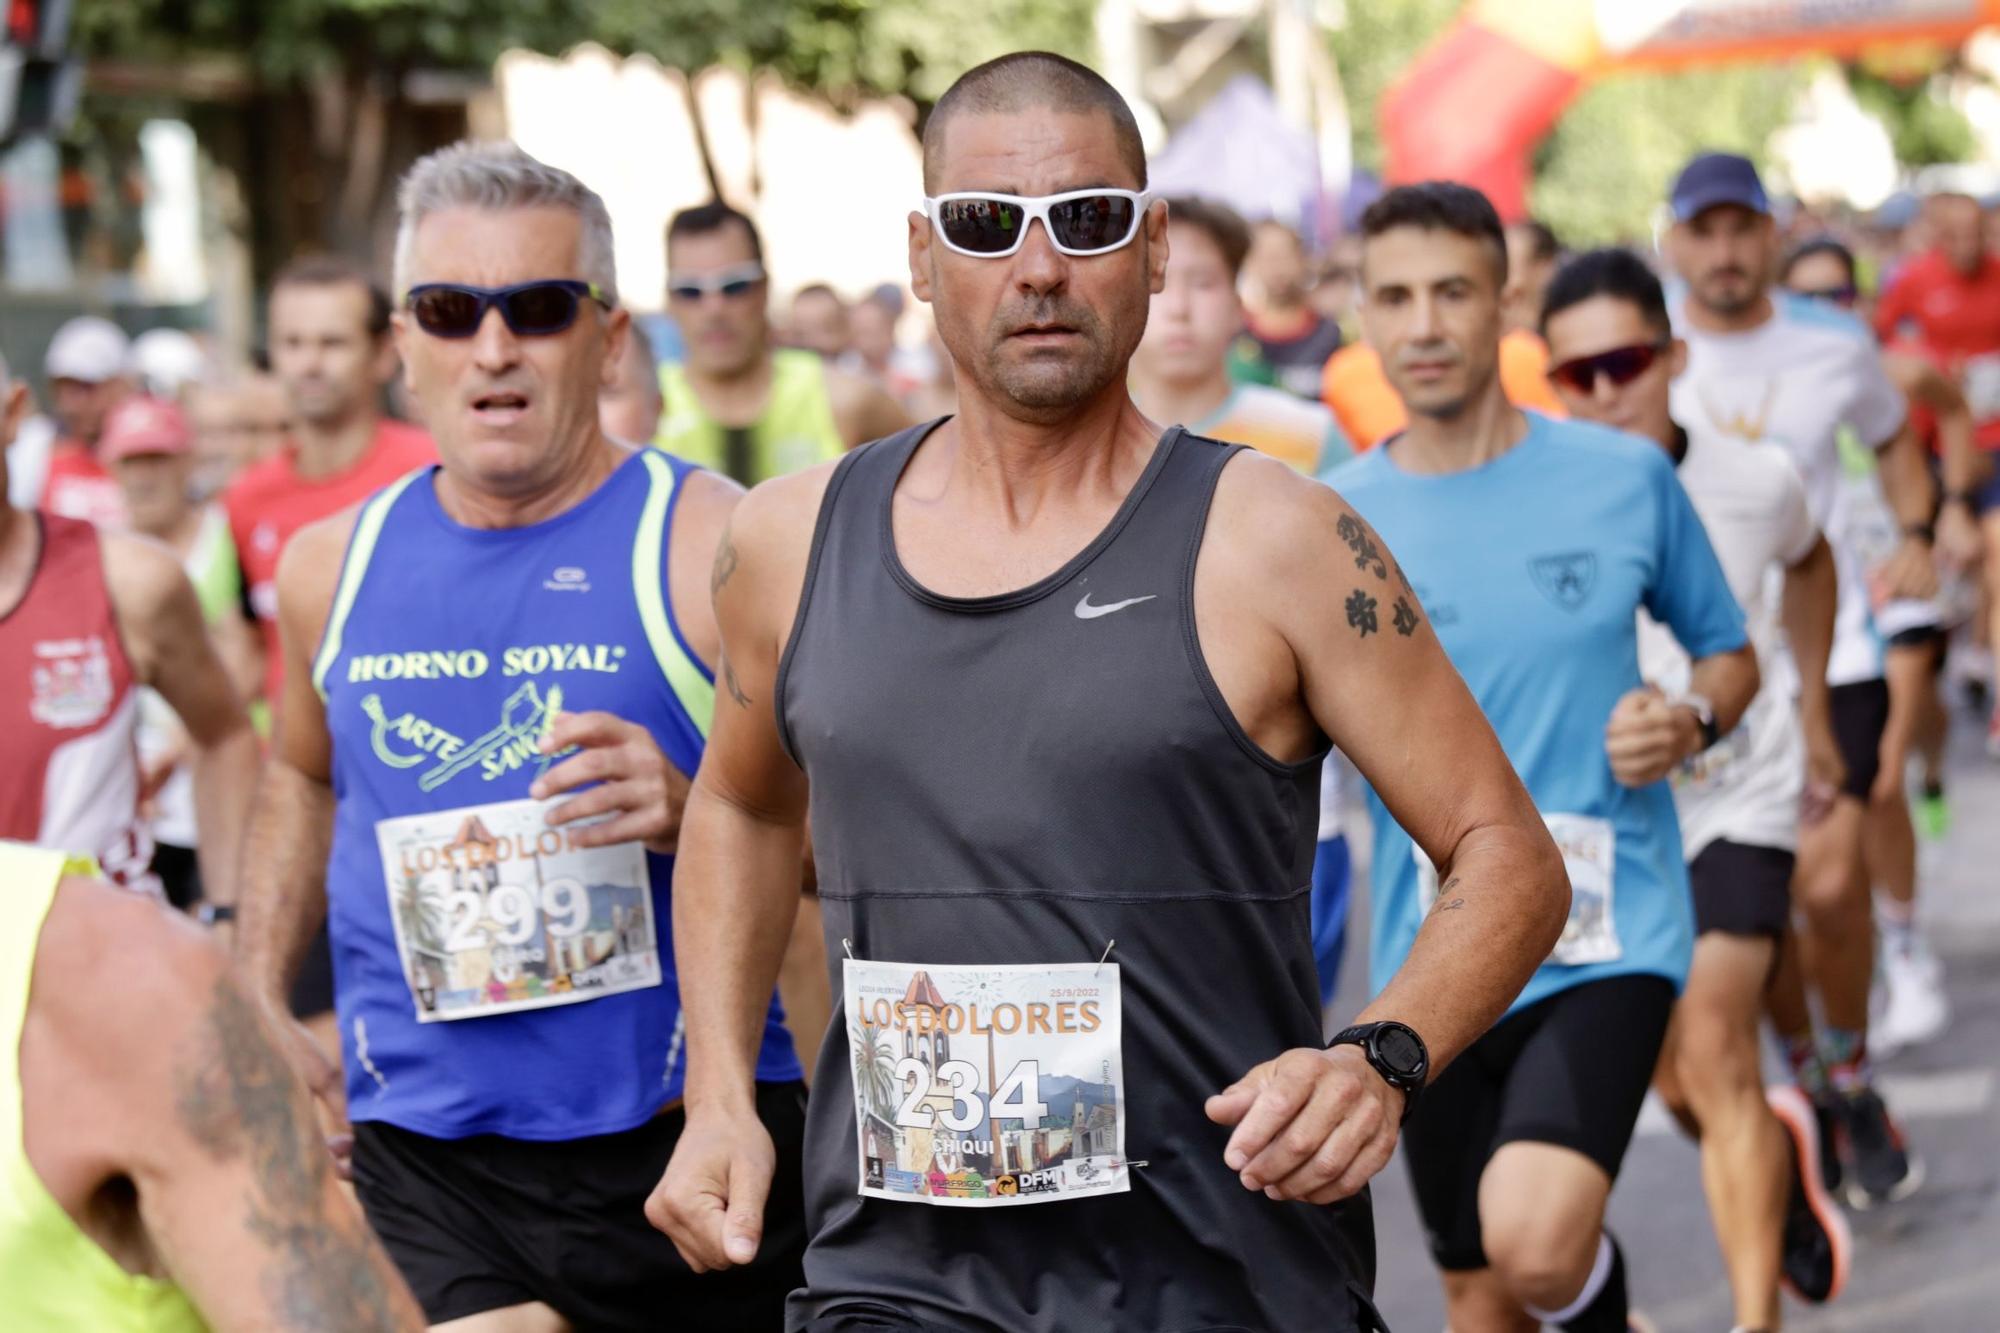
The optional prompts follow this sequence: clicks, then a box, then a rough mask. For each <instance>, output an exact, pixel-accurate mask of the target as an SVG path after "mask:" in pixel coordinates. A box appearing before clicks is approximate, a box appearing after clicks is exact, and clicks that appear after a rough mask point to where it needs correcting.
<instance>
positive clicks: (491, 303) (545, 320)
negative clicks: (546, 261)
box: [407, 278, 611, 338]
mask: <svg viewBox="0 0 2000 1333" xmlns="http://www.w3.org/2000/svg"><path fill="white" fill-rule="evenodd" d="M586 296H587V297H589V298H590V299H591V300H593V301H595V302H597V303H598V304H599V305H601V306H603V307H604V308H605V309H606V310H609V309H610V308H611V302H609V301H608V300H606V299H605V297H604V293H603V291H602V290H600V289H599V288H598V285H597V284H596V283H594V282H577V281H575V280H574V279H570V278H543V279H541V280H540V281H538V282H518V283H515V284H514V285H513V286H511V287H469V286H466V285H464V284H462V283H455V282H426V283H421V284H419V285H418V286H415V287H412V288H410V294H409V297H408V298H407V304H408V305H409V309H410V314H411V316H412V317H413V318H415V320H416V321H417V327H418V328H420V329H422V330H423V331H424V332H425V333H428V334H430V335H431V336H432V337H433V338H470V337H471V336H472V335H473V334H475V333H478V332H479V326H480V325H481V324H482V323H484V322H485V320H486V312H487V311H489V310H498V311H499V312H500V318H501V319H502V320H503V321H505V322H506V325H507V327H508V329H510V330H511V331H512V332H513V334H514V336H515V337H517V338H545V337H548V336H549V335H550V334H555V333H561V332H562V331H563V330H564V329H566V328H568V327H569V326H570V325H572V324H574V323H576V312H577V307H578V306H579V305H581V304H582V302H583V299H584V298H585V297H586Z"/></svg>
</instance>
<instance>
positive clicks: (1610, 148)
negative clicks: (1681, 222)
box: [1529, 65, 1806, 245]
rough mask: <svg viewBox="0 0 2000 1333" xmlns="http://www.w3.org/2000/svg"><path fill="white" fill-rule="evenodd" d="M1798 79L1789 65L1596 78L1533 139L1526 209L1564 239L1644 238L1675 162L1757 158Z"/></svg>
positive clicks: (1785, 115) (1791, 100) (1790, 102)
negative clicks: (1718, 156) (1716, 153)
mask: <svg viewBox="0 0 2000 1333" xmlns="http://www.w3.org/2000/svg"><path fill="white" fill-rule="evenodd" d="M1805 78H1806V75H1805V72H1804V71H1803V70H1802V69H1801V68H1800V67H1799V66H1797V65H1782V66H1780V65H1740V66H1731V67H1726V68H1718V69H1707V70H1690V71H1683V72H1676V73H1670V74H1622V75H1616V76H1613V77H1611V78H1607V79H1604V80H1602V81H1601V82H1598V83H1597V84H1595V85H1593V86H1592V87H1590V88H1588V89H1587V90H1585V92H1584V93H1583V95H1582V96H1581V97H1579V98H1578V99H1577V100H1576V101H1575V102H1574V103H1572V104H1571V105H1570V108H1569V110H1568V111H1567V112H1566V113H1565V114H1564V115H1563V118H1562V120H1561V121H1560V122H1559V123H1558V124H1557V126H1556V129H1555V132H1554V133H1553V134H1551V135H1550V136H1549V137H1548V139H1547V140H1546V141H1545V142H1544V143H1543V144H1542V147H1541V149H1540V151H1539V153H1538V154H1537V156H1536V162H1535V166H1536V170H1535V182H1534V185H1533V187H1532V189H1531V190H1530V192H1529V208H1530V209H1531V210H1532V211H1533V212H1534V214H1535V215H1536V216H1537V217H1539V218H1541V219H1542V220H1544V221H1546V222H1547V223H1548V224H1549V225H1550V226H1552V227H1554V228H1555V230H1556V234H1557V235H1559V236H1561V237H1562V238H1563V241H1564V242H1565V243H1566V244H1570V245H1587V244H1598V243H1605V242H1610V241H1617V240H1643V239H1646V238H1647V237H1648V236H1649V235H1650V231H1651V222H1652V218H1653V216H1654V213H1655V211H1656V210H1657V209H1658V207H1659V205H1660V201H1661V200H1662V199H1664V198H1665V197H1666V192H1667V186H1668V185H1669V183H1670V182H1671V178H1672V176H1673V173H1674V172H1675V171H1676V170H1678V169H1679V167H1680V166H1681V164H1682V163H1684V162H1685V161H1687V159H1688V158H1689V157H1692V156H1693V155H1694V154H1695V153H1697V152H1699V151H1701V150H1702V149H1705V148H1712V149H1718V150H1722V151H1726V152H1738V153H1743V154H1745V155H1746V156H1748V157H1750V158H1751V159H1752V160H1753V161H1760V162H1761V160H1762V159H1763V157H1764V152H1765V145H1766V144H1767V143H1768V141H1769V140H1770V137H1771V133H1772V131H1774V130H1776V129H1778V128H1779V127H1781V126H1782V125H1784V124H1785V122H1786V121H1787V120H1788V119H1789V118H1790V116H1791V113H1792V110H1793V107H1794V105H1795V104H1796V102H1797V99H1798V95H1799V92H1800V90H1801V89H1802V88H1803V86H1804V82H1805Z"/></svg>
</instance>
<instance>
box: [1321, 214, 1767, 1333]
mask: <svg viewBox="0 0 2000 1333" xmlns="http://www.w3.org/2000/svg"><path fill="white" fill-rule="evenodd" d="M1362 232H1363V235H1364V238H1365V239H1364V249H1363V262H1362V288H1363V302H1364V304H1363V323H1364V326H1365V328H1366V331H1367V334H1368V338H1369V341H1370V342H1371V343H1372V344H1373V345H1374V346H1375V349H1376V350H1377V352H1379V353H1380V355H1381V357H1382V362H1383V367H1384V369H1385V371H1386V372H1387V374H1388V376H1389V379H1390V382H1391V383H1392V384H1394V385H1395V387H1396V390H1397V392H1398V393H1399V394H1401V396H1402V398H1403V402H1404V405H1405V407H1407V408H1408V410H1409V420H1410V425H1409V427H1408V429H1407V430H1406V431H1404V432H1403V433H1402V434H1400V435H1398V436H1396V437H1394V438H1393V439H1391V440H1389V441H1387V442H1385V443H1384V444H1383V445H1382V446H1381V447H1379V448H1377V449H1375V450H1374V451H1372V452H1371V453H1368V454H1366V455H1364V456H1362V457H1361V458H1358V459H1356V460H1355V461H1354V462H1352V463H1349V464H1348V465H1346V466H1345V467H1342V468H1339V469H1337V470H1336V471H1335V472H1334V473H1333V474H1332V475H1331V476H1329V477H1328V481H1329V482H1330V483H1331V484H1332V486H1333V487H1334V489H1336V490H1338V491H1340V492H1341V494H1342V495H1343V496H1344V497H1345V498H1346V499H1347V501H1348V503H1350V504H1352V505H1353V506H1354V508H1355V510H1356V512H1358V513H1359V514H1360V515H1361V516H1362V517H1363V518H1364V519H1366V520H1367V522H1368V523H1369V524H1372V525H1373V526H1374V528H1375V530H1376V531H1377V532H1379V533H1380V534H1381V538H1382V544H1383V545H1385V546H1387V547H1389V548H1391V549H1393V550H1395V551H1396V553H1397V556H1398V559H1399V560H1400V562H1401V566H1402V569H1401V571H1400V572H1401V573H1402V574H1403V575H1405V576H1406V578H1407V581H1408V591H1409V592H1410V593H1411V594H1412V595H1411V596H1409V597H1407V598H1406V597H1403V596H1388V595H1385V596H1383V597H1381V598H1380V599H1377V598H1375V597H1373V596H1369V595H1367V594H1366V592H1365V591H1357V592H1356V594H1355V596H1354V597H1353V598H1352V599H1350V600H1349V602H1348V603H1347V605H1346V615H1347V618H1348V621H1349V623H1350V624H1352V625H1355V626H1356V627H1357V628H1359V629H1360V630H1361V631H1362V632H1363V633H1369V632H1376V633H1382V634H1408V633H1411V632H1413V630H1414V628H1415V626H1416V623H1417V619H1418V617H1419V616H1420V615H1428V616H1429V617H1430V620H1431V624H1432V626H1433V627H1434V628H1435V629H1436V631H1437V635H1438V638H1439V640H1440V641H1441V642H1442V643H1443V645H1444V648H1445V651H1446V652H1447V653H1448V654H1449V655H1450V657H1451V660H1452V663H1453V664H1454V665H1455V666H1456V667H1457V668H1458V670H1459V672H1460V674H1461V675H1463V676H1464V677H1465V681H1466V684H1467V685H1468V686H1469V687H1470V688H1471V690H1472V693H1473V696H1474V697H1475V698H1476V699H1477V700H1478V701H1479V704H1480V707H1481V708H1482V709H1484V710H1485V713H1486V715H1487V718H1488V719H1489V720H1490V721H1491V723H1492V725H1493V729H1494V731H1495V733H1496V734H1497V735H1498V736H1499V739H1500V743H1501V745H1502V746H1503V747H1504V748H1505V749H1506V751H1507V756H1508V758H1509V759H1511V760H1512V761H1513V763H1514V767H1515V769H1516V770H1517V771H1518V772H1519V773H1520V775H1521V778H1522V780H1523V782H1524V783H1525V784H1526V786H1527V788H1528V792H1529V795H1531V796H1532V797H1533V798H1534V801H1535V804H1536V808H1537V809H1539V810H1540V811H1541V813H1542V816H1543V818H1544V819H1545V820H1546V821H1547V823H1548V825H1549V830H1550V832H1551V833H1552V834H1553V835H1554V837H1555V841H1556V844H1557V846H1558V847H1559V849H1560V850H1561V851H1562V853H1563V860H1564V862H1565V864H1566V865H1567V867H1568V870H1569V878H1570V889H1571V903H1570V912H1569V920H1568V924H1567V926H1566V928H1565V929H1564V931H1563V934H1562V938H1561V940H1560V941H1559V942H1558V943H1557V944H1556V946H1555V949H1554V951H1553V952H1552V953H1551V954H1550V956H1549V959H1548V961H1547V962H1545V963H1544V964H1543V965H1542V967H1541V968H1540V969H1539V970H1538V971H1537V972H1536V973H1535V975H1534V977H1532V978H1531V979H1530V980H1529V982H1528V985H1527V987H1526V989H1525V990H1523V992H1522V993H1521V995H1520V996H1519V997H1518V998H1517V999H1516V1000H1515V1002H1514V1004H1513V1006H1512V1007H1511V1008H1510V1009H1509V1010H1508V1012H1507V1014H1506V1015H1505V1016H1504V1017H1503V1018H1502V1019H1501V1020H1500V1022H1499V1023H1498V1024H1496V1025H1495V1026H1494V1028H1493V1029H1492V1030H1491V1031H1490V1032H1488V1033H1487V1035H1486V1036H1484V1037H1482V1038H1481V1039H1480V1040H1479V1041H1478V1042H1476V1043H1474V1045H1473V1046H1472V1047H1471V1048H1470V1049H1469V1050H1467V1051H1466V1053H1465V1054H1464V1055H1462V1056H1460V1057H1459V1059H1458V1060H1457V1061H1456V1062H1454V1063H1453V1064H1452V1065H1451V1066H1449V1067H1448V1068H1446V1069H1445V1070H1444V1071H1443V1072H1442V1073H1441V1074H1439V1075H1438V1076H1437V1078H1436V1080H1435V1081H1434V1082H1433V1083H1432V1084H1431V1086H1430V1088H1429V1089H1428V1090H1427V1091H1426V1093H1425V1095H1424V1097H1423V1099H1422V1101H1420V1102H1419V1103H1418V1104H1417V1106H1416V1109H1415V1110H1414V1112H1413V1113H1412V1115H1411V1116H1410V1119H1409V1122H1408V1124H1407V1126H1406V1127H1405V1129H1404V1131H1403V1147H1404V1154H1405V1157H1406V1159H1407V1161H1408V1162H1409V1165H1410V1173H1411V1176H1412V1179H1413V1183H1414V1186H1415V1194H1416V1197H1417V1206H1418V1210H1419V1212H1420V1213H1421V1214H1422V1216H1423V1220H1424V1225H1425V1230H1426V1232H1427V1233H1428V1235H1429V1237H1430V1242H1431V1250H1432V1254H1433V1256H1434V1258H1435V1259H1436V1260H1437V1263H1438V1266H1439V1267H1440V1268H1442V1269H1443V1270H1444V1277H1445V1294H1446V1300H1447V1304H1448V1307H1449V1309H1448V1314H1449V1322H1450V1324H1451V1326H1452V1327H1454V1328H1474V1327H1489V1326H1494V1325H1495V1324H1496V1322H1498V1321H1500V1320H1502V1319H1503V1318H1506V1319H1513V1318H1518V1317H1519V1315H1521V1314H1523V1313H1525V1314H1526V1315H1527V1316H1529V1317H1532V1318H1534V1319H1537V1320H1539V1321H1541V1322H1542V1323H1546V1324H1551V1325H1555V1326H1557V1327H1560V1328H1562V1329H1564V1330H1566V1331H1567V1333H1598V1331H1599V1330H1604V1331H1605V1333H1624V1330H1625V1328H1626V1321H1627V1315H1628V1313H1629V1309H1628V1303H1627V1299H1626V1290H1625V1273H1624V1261H1623V1257H1622V1256H1621V1255H1620V1254H1619V1252H1618V1249H1617V1246H1616V1244H1615V1243H1614V1242H1613V1241H1612V1240H1611V1238H1610V1237H1609V1236H1608V1235H1607V1234H1605V1233H1604V1232H1603V1218H1604V1206H1605V1203H1606V1201H1607V1199H1608V1198H1609V1196H1610V1192H1611V1185H1612V1182H1613V1181H1614V1180H1615V1179H1616V1178H1617V1175H1618V1168H1619V1166H1620V1164H1621V1162H1622V1161H1623V1158H1624V1153H1625V1148H1626V1145H1627V1144H1628V1142H1629V1141H1630V1139H1631V1136H1632V1129H1633V1126H1634V1124H1635V1123H1636V1121H1637V1119H1638V1114H1639V1107H1640V1105H1641V1103H1642V1102H1643V1100H1644V1098H1645V1093H1646V1088H1647V1085H1648V1083H1649V1082H1650V1080H1651V1078H1652V1073H1653V1067H1654V1064H1655V1061H1656V1059H1657V1057H1658V1055H1659V1052H1660V1048H1661V1044H1662V1042H1663V1040H1664V1038H1665V1035H1666V1028H1667V1018H1668V1015H1669V1013H1670V1011H1671V1009H1672V1005H1673V1000H1674V997H1675V995H1676V993H1677V992H1678V990H1679V988H1680V986H1681V984H1682V983H1683V982H1684V981H1685V979H1686V976H1687V969H1688V962H1689V957H1690V954H1691V952H1692V948H1693V931H1692V907H1691V904H1690V901H1689V894H1688V879H1687V869H1686V866H1685V864H1684V863H1683V861H1682V856H1681V836H1680V827H1679V825H1678V823H1677V822H1676V820H1675V814H1674V802H1673V796H1672V794H1671V793H1670V792H1669V790H1668V787H1667V784H1666V782H1665V781H1664V779H1665V778H1666V776H1667V774H1668V773H1669V772H1671V771H1672V770H1673V769H1674V768H1675V767H1676V766H1677V765H1679V764H1680V763H1681V762H1682V761H1683V760H1685V759H1687V758H1688V757H1689V756H1691V755H1693V754H1695V753H1697V752H1699V751H1700V750H1702V749H1704V748H1705V747H1706V746H1708V745H1712V744H1714V743H1715V741H1716V740H1717V739H1718V738H1719V736H1720V734H1721V733H1723V732H1726V731H1728V730H1729V729H1730V728H1732V727H1734V726H1735V725H1736V722H1737V719H1738V718H1739V717H1740V716H1741V714H1742V712H1743V709H1744V707H1745V706H1746V705H1747V704H1748V703H1749V702H1750V699H1751V697H1752V696H1753V695H1754V694H1755V692H1756V688H1757V679H1758V677H1757V667H1756V659H1755V656H1754V654H1753V653H1752V652H1751V650H1750V648H1749V646H1748V641H1747V639H1746V637H1745V633H1744V621H1743V613H1742V611H1741V610H1740V609H1739V608H1738V606H1737V604H1736V600H1735V598H1734V597H1733V596H1732V595H1731V593H1730V590H1729V585H1728V582H1727V581H1726V579H1725V577H1724V575H1723V571H1722V568H1721V565H1720V564H1719V563H1718V561H1717V560H1716V556H1715V552H1714V550H1713V549H1712V548H1711V547H1710V545H1709V541H1708V537H1707V535H1706V533H1704V532H1703V530H1702V526H1701V521H1700V519H1699V518H1697V517H1696V515H1695V511H1694V508H1693V506H1692V504H1691V503H1690V502H1689V500H1688V498H1687V495H1686V494H1685V493H1684V492H1683V491H1682V489H1681V486H1680V483H1679V481H1678V480H1677V479H1676V478H1675V476H1674V470H1673V466H1672V464H1671V463H1670V462H1669V461H1668V460H1667V458H1666V456H1665V455H1664V454H1663V453H1662V452H1661V451H1660V450H1659V449H1658V448H1657V447H1656V446H1654V445H1652V444H1650V443H1648V442H1646V441H1642V440H1640V439H1637V438H1635V437H1633V436H1629V435H1624V434H1621V433H1619V432H1616V431H1612V430H1607V429H1604V428H1602V427H1597V426H1587V425H1581V424H1575V423H1568V422H1560V421H1555V420H1552V419H1550V418H1548V417H1544V416H1539V415H1536V414H1532V413H1523V412H1521V411H1519V410H1517V409H1516V408H1514V407H1512V406H1510V405H1509V403H1508V402H1507V399H1506V396H1505V394H1504V392H1503V391H1502V389H1501V386H1500V381H1499V373H1498V368H1499V337H1500V329H1501V318H1500V293H1501V291H1502V289H1503V288H1504V286H1505V282H1506V248H1505V243H1504V240H1503V238H1502V233H1501V229H1500V223H1499V219H1498V218H1497V217H1496V216H1495V215H1494V213H1493V209H1492V206H1491V205H1490V204H1488V203H1487V201H1486V199H1485V198H1484V197H1483V196H1482V195H1480V194H1479V193H1478V192H1477V191H1475V190H1472V189H1469V188H1467V187H1465V186H1461V185H1452V184H1441V183H1432V184H1427V185H1419V186H1407V187H1402V188H1399V189H1396V190H1392V191H1390V192H1389V193H1388V194H1386V195H1384V196H1383V197H1382V198H1381V199H1380V200H1378V201H1377V202H1376V203H1375V204H1373V205H1371V206H1370V208H1369V210H1368V212H1367V214H1366V215H1365V216H1364V218H1363V220H1362ZM1640 350H1641V353H1642V354H1643V353H1646V352H1650V353H1651V354H1652V355H1657V353H1658V349H1657V348H1653V349H1640ZM1610 373H1614V374H1615V373H1616V372H1615V371H1613V372H1610ZM1349 541H1350V545H1352V546H1353V548H1354V552H1355V560H1356V562H1357V564H1360V565H1362V566H1364V567H1366V566H1368V565H1369V563H1370V562H1371V561H1379V560H1380V559H1381V557H1380V553H1379V551H1378V550H1377V549H1376V544H1375V542H1374V541H1372V540H1371V539H1370V537H1369V534H1368V532H1367V529H1366V528H1365V527H1363V526H1362V525H1359V524H1357V525H1356V526H1355V530H1354V531H1353V533H1352V534H1350V538H1349ZM1641 608H1643V609H1645V610H1646V611H1648V612H1650V613H1651V614H1652V616H1653V617H1654V618H1655V619H1656V620H1659V621H1661V622H1662V623H1664V624H1666V625H1667V626H1669V627H1670V628H1671V629H1672V630H1673V632H1674V634H1675V637H1677V638H1678V639H1679V640H1680V641H1681V643H1682V644H1683V645H1684V646H1685V647H1686V649H1687V651H1688V653H1689V655H1690V656H1691V657H1692V658H1694V659H1695V663H1694V670H1693V677H1692V688H1691V690H1690V692H1689V693H1688V694H1687V695H1684V696H1681V697H1679V698H1676V699H1672V700H1669V699H1667V698H1665V697H1663V696H1662V695H1660V694H1659V693H1658V692H1656V691H1653V690H1650V689H1649V688H1647V687H1646V686H1645V685H1644V683H1643V681H1642V680H1641V677H1640V675H1639V660H1638V633H1637V623H1636V618H1637V613H1638V611H1639V610H1640V609H1641ZM1369 806H1370V810H1371V812H1372V814H1373V817H1374V825H1375V844H1374V853H1373V858H1372V864H1371V867H1370V874H1371V879H1372V892H1373V941H1372V947H1371V951H1370V952H1371V958H1370V963H1371V968H1372V971H1373V974H1374V976H1375V977H1376V978H1377V980H1378V981H1379V980H1380V979H1381V978H1384V977H1388V976H1390V975H1393V974H1394V972H1395V970H1396V968H1397V967H1398V965H1400V963H1401V962H1402V960H1403V958H1404V956H1405V955H1406V954H1407V953H1408V952H1409V950H1410V947H1411V945H1412V943H1413V942H1414V941H1415V939H1416V936H1417V932H1418V928H1419V927H1420V926H1421V925H1422V924H1423V922H1424V920H1425V919H1426V917H1427V916H1429V915H1431V914H1433V913H1443V912H1451V911H1457V910H1459V909H1461V908H1467V909H1469V910H1471V911H1474V912H1477V911H1479V910H1481V907H1482V904H1481V903H1480V902H1479V900H1478V890H1477V888H1476V886H1472V885H1468V884H1462V883H1461V881H1459V880H1458V879H1456V878H1454V877H1453V874H1452V867H1451V866H1449V865H1446V866H1443V867H1434V866H1432V864H1431V862H1430V860H1429V858H1428V857H1427V856H1426V855H1425V854H1424V852H1423V849H1422V848H1420V847H1417V846H1416V845H1415V844H1413V843H1412V841H1411V839H1410V837H1409V836H1408V835H1407V834H1406V833H1404V832H1403V830H1402V829H1401V828H1399V827H1398V826H1397V824H1396V822H1395V821H1394V819H1392V818H1391V817H1390V815H1389V813H1388V812H1387V810H1386V809H1384V808H1383V806H1382V804H1381V802H1380V801H1379V800H1378V799H1376V797H1375V795H1374V793H1373V792H1371V793H1370V799H1369ZM1440 872H1442V873H1440ZM1440 880H1442V885H1440Z"/></svg>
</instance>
